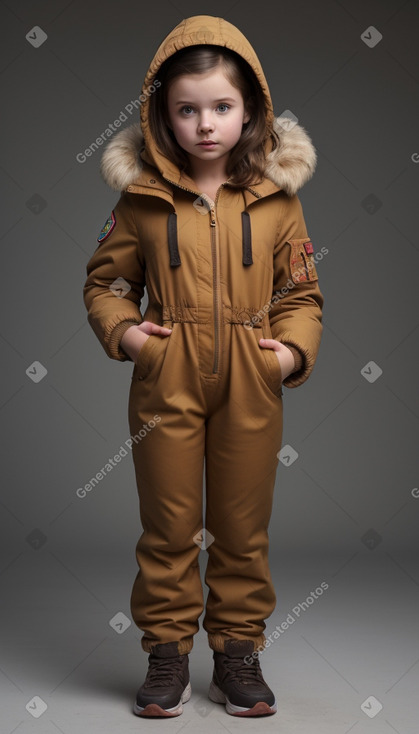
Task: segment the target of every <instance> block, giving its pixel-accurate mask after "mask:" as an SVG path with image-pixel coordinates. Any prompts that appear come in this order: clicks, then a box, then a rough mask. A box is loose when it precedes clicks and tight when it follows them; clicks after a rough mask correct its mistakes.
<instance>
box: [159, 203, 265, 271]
mask: <svg viewBox="0 0 419 734" xmlns="http://www.w3.org/2000/svg"><path fill="white" fill-rule="evenodd" d="M241 221H242V262H243V265H252V264H253V258H252V232H251V227H250V214H249V212H242V214H241ZM167 239H168V244H169V254H170V266H171V267H172V268H176V267H178V265H181V263H182V261H181V259H180V255H179V247H178V237H177V214H176V212H170V214H169V217H168V220H167Z"/></svg>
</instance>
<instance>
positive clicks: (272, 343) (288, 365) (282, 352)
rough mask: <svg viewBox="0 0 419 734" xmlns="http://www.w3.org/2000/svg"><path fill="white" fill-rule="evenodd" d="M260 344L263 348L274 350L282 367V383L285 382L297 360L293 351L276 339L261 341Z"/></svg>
mask: <svg viewBox="0 0 419 734" xmlns="http://www.w3.org/2000/svg"><path fill="white" fill-rule="evenodd" d="M259 344H260V346H261V347H264V348H269V349H273V350H274V352H275V353H276V356H277V358H278V362H279V366H280V367H281V372H282V381H284V380H285V379H286V378H287V377H288V375H290V374H291V372H292V371H293V370H294V367H295V359H294V355H293V353H292V352H291V349H289V348H288V347H287V346H285V344H282V343H281V342H279V341H277V340H276V339H259Z"/></svg>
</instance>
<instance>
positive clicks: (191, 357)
mask: <svg viewBox="0 0 419 734" xmlns="http://www.w3.org/2000/svg"><path fill="white" fill-rule="evenodd" d="M201 43H211V44H217V45H221V46H227V47H228V48H230V49H232V50H234V51H236V52H237V53H239V54H240V55H241V56H243V57H244V58H245V59H246V60H247V61H248V63H250V64H251V66H252V68H253V69H254V71H255V73H256V75H257V78H258V80H259V83H260V85H261V87H262V90H263V94H264V97H265V100H266V105H267V122H268V123H269V124H270V125H272V126H274V128H275V130H276V131H277V132H278V134H279V136H280V139H281V145H280V147H279V148H277V149H276V150H272V152H271V153H270V151H271V147H269V148H268V149H267V150H266V154H267V165H266V170H265V177H264V179H263V181H262V182H261V183H257V184H254V185H253V184H252V185H249V186H245V187H243V188H239V189H238V188H234V187H232V186H230V185H229V183H228V181H226V182H225V183H224V184H222V186H220V188H219V189H218V192H217V196H216V200H215V202H212V201H211V200H208V199H206V198H205V196H203V195H201V192H199V191H198V190H197V187H196V184H195V182H194V180H193V179H192V178H190V177H189V176H187V175H186V174H185V173H181V172H180V169H179V168H178V167H177V166H176V165H174V164H173V162H171V161H170V160H169V159H168V158H166V157H165V156H163V155H162V154H161V152H160V151H159V149H158V148H157V146H156V144H155V141H154V139H153V137H152V135H151V133H150V128H149V126H148V123H147V119H148V118H147V115H148V100H149V94H150V88H152V84H153V81H154V80H155V79H156V78H157V79H158V70H159V66H160V64H161V63H162V62H163V61H164V60H165V59H166V58H168V57H169V56H171V55H172V54H173V53H175V51H177V50H178V49H180V48H183V47H186V46H191V45H194V44H201ZM146 90H148V96H147V94H146ZM143 91H144V95H145V101H144V102H143V103H142V106H141V125H140V124H135V125H131V126H129V127H127V128H126V129H124V130H122V131H120V132H118V133H116V134H115V135H114V137H113V139H112V140H111V142H110V143H109V144H108V145H107V148H106V150H105V153H104V155H103V158H102V174H103V176H104V178H105V180H106V181H107V182H108V183H109V185H110V186H111V187H112V188H114V189H116V190H117V191H119V192H120V198H119V200H118V202H117V204H116V206H115V209H114V210H113V212H112V214H111V215H110V217H109V219H108V220H107V222H106V224H105V226H104V228H103V229H102V232H101V233H100V235H99V237H98V242H99V245H98V247H97V249H96V250H95V252H94V253H93V255H92V257H91V258H90V260H89V262H88V264H87V276H88V277H87V280H86V283H85V286H84V302H85V305H86V308H87V310H88V320H89V323H90V325H91V327H92V328H93V330H94V332H95V334H96V335H97V337H98V339H99V340H100V343H101V344H102V346H103V348H104V349H105V351H106V353H107V355H108V356H109V357H111V358H112V359H116V360H121V361H123V360H127V359H129V357H128V355H127V354H126V353H125V352H124V351H123V350H122V348H121V346H120V340H121V338H122V335H123V334H124V332H125V330H126V329H127V328H129V327H130V326H132V325H133V324H140V323H141V322H142V321H143V320H147V321H152V322H154V323H156V324H160V325H161V326H168V327H170V328H172V329H173V331H172V332H171V334H170V336H160V335H150V336H149V337H148V339H147V340H146V341H145V343H144V345H143V346H142V348H141V351H140V353H139V356H138V358H137V360H136V363H135V364H134V367H133V372H132V381H131V389H130V395H129V425H130V430H131V436H137V439H136V440H135V441H134V442H133V446H132V449H133V460H134V465H135V473H136V481H137V487H138V493H139V500H140V517H141V523H142V528H143V533H142V535H141V537H140V539H139V541H138V544H137V548H136V558H137V562H138V566H139V571H138V574H137V577H136V579H135V582H134V586H133V590H132V597H131V613H132V616H133V619H134V621H135V623H136V624H137V625H138V627H139V628H140V629H141V630H143V632H144V634H143V637H142V639H141V644H142V647H143V649H144V650H145V651H146V652H150V651H151V646H152V645H153V644H156V642H161V643H164V642H169V641H172V640H177V641H178V643H179V653H186V652H189V651H190V650H191V648H192V645H193V636H194V634H195V633H196V632H197V630H198V628H199V625H198V618H199V616H200V615H201V613H202V611H203V610H204V599H203V589H202V584H201V580H200V572H199V564H198V555H199V552H200V545H202V542H201V540H202V536H204V540H205V533H202V532H201V531H202V529H203V528H205V530H206V533H207V537H206V545H207V552H208V564H207V569H206V574H205V582H206V584H207V585H208V587H209V593H208V598H207V602H206V612H205V616H204V618H203V627H204V629H205V630H206V632H207V634H208V643H209V646H210V647H211V648H212V649H213V650H217V651H220V652H222V651H223V649H224V648H223V644H224V640H225V639H227V638H230V637H233V638H241V639H253V640H254V645H255V648H256V647H257V646H259V645H261V644H263V641H264V639H265V635H264V634H263V630H264V629H265V627H266V624H265V622H264V620H265V619H266V618H267V617H269V616H270V614H271V613H272V612H273V610H274V607H275V603H276V596H275V591H274V588H273V584H272V579H271V575H270V570H269V566H268V524H269V520H270V516H271V509H272V499H273V489H274V485H275V475H276V470H277V466H278V453H279V451H280V449H281V444H282V400H283V394H282V384H284V385H285V386H286V387H290V388H292V387H297V386H299V385H301V384H302V383H303V382H304V381H305V380H307V378H308V376H309V375H310V373H311V371H312V369H313V366H314V363H315V360H316V357H317V353H318V349H319V344H320V338H321V331H322V325H321V321H322V311H321V309H322V306H323V296H322V294H321V292H320V290H319V286H318V275H317V271H316V267H315V263H316V253H315V252H314V251H313V246H312V243H311V240H310V237H309V236H308V234H307V229H306V225H305V222H304V217H303V213H302V207H301V203H300V201H299V199H298V196H297V193H296V192H297V191H298V189H299V188H300V187H301V186H303V184H304V183H305V182H306V181H307V180H308V179H309V178H310V177H311V176H312V174H313V172H314V168H315V164H316V153H315V150H314V147H313V145H312V143H311V140H310V138H309V136H308V135H307V133H306V131H305V130H304V128H302V127H301V126H300V125H299V124H294V125H293V124H292V123H291V124H290V121H289V120H288V121H287V120H286V118H275V117H274V114H273V109H272V101H271V97H270V92H269V88H268V85H267V82H266V79H265V77H264V74H263V71H262V68H261V65H260V62H259V60H258V58H257V56H256V54H255V52H254V50H253V48H252V46H251V45H250V44H249V42H248V41H247V39H246V38H245V36H243V34H242V33H241V32H240V31H239V30H238V29H237V28H236V27H235V26H233V25H231V24H230V23H229V22H227V21H226V20H223V19H222V18H215V17H212V16H207V15H200V16H194V17H191V18H187V19H186V20H183V21H182V22H181V23H179V25H178V26H177V27H176V28H174V29H173V31H171V33H170V34H169V35H168V36H167V37H166V38H165V39H164V41H163V42H162V44H161V45H160V47H159V48H158V50H157V52H156V54H155V56H154V58H153V60H152V62H151V64H150V67H149V69H148V72H147V74H146V77H145V81H144V85H143ZM271 146H272V144H271ZM145 287H146V289H147V295H148V305H147V308H146V310H145V313H144V314H143V315H142V314H141V312H140V304H141V301H142V298H143V296H144V289H145ZM262 337H264V338H274V339H277V340H278V341H280V342H283V343H284V344H286V345H287V346H289V347H290V348H291V349H292V350H293V353H294V356H295V358H296V365H295V370H294V372H293V373H291V374H290V375H289V376H288V377H287V378H286V379H285V380H284V381H282V374H281V368H280V365H279V361H278V358H277V356H276V354H275V352H274V351H273V350H272V349H268V348H262V347H261V346H260V345H259V339H260V338H262ZM140 436H141V439H140V438H139V437H140ZM204 459H205V465H204ZM204 475H205V484H206V516H205V518H203V516H202V515H203V498H202V487H203V476H204Z"/></svg>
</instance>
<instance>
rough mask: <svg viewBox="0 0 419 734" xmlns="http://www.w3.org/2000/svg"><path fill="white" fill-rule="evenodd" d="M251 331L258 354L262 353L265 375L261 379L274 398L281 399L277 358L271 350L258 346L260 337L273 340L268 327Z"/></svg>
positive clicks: (280, 382)
mask: <svg viewBox="0 0 419 734" xmlns="http://www.w3.org/2000/svg"><path fill="white" fill-rule="evenodd" d="M252 331H253V333H254V335H255V339H256V345H257V349H258V351H259V353H262V363H263V364H264V365H265V369H264V372H265V375H263V379H264V381H265V383H266V384H267V386H268V387H269V389H270V391H271V392H273V394H274V395H275V397H277V398H282V395H283V392H282V370H281V365H280V364H279V361H278V357H277V356H276V354H275V352H274V350H273V349H268V347H261V346H260V345H259V339H261V338H262V337H263V338H264V339H272V338H273V337H272V334H271V331H270V328H269V325H266V324H265V325H264V326H262V327H261V328H254V329H252Z"/></svg>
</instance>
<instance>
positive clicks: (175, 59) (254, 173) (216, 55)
mask: <svg viewBox="0 0 419 734" xmlns="http://www.w3.org/2000/svg"><path fill="white" fill-rule="evenodd" d="M219 66H220V67H221V69H222V71H223V72H224V74H225V76H226V78H227V79H228V81H229V82H230V84H232V86H234V87H235V88H236V89H238V90H239V91H240V93H241V95H242V97H243V102H244V105H245V109H246V111H247V112H249V113H250V120H249V121H248V122H246V123H244V125H243V131H242V135H241V137H240V140H238V142H237V143H236V145H235V146H234V147H233V148H232V149H231V151H230V155H229V158H228V162H227V176H228V178H231V183H232V184H233V185H235V186H245V185H247V184H249V183H259V182H261V181H262V180H263V176H264V170H265V165H266V156H265V147H264V146H265V140H266V138H267V137H268V136H270V137H271V139H272V149H274V148H276V147H277V146H278V145H279V138H278V136H277V134H276V133H275V131H274V130H273V129H272V128H271V129H269V130H268V129H267V127H266V116H265V115H266V107H265V98H264V95H263V92H262V89H261V87H260V84H259V82H258V80H257V78H256V75H255V73H254V71H253V69H252V67H251V66H250V64H248V63H247V61H246V60H245V59H244V58H243V57H242V56H240V55H239V54H237V53H235V51H232V50H231V49H227V48H225V47H224V46H216V45H212V44H199V45H196V46H189V47H187V48H183V49H180V50H179V51H177V52H176V53H175V54H173V55H172V56H170V58H168V59H166V61H164V62H163V64H162V65H161V66H160V68H159V70H158V73H157V77H158V79H159V81H160V82H161V86H160V87H159V88H158V89H157V90H156V91H155V92H154V94H152V95H151V97H150V99H149V113H148V121H149V125H150V132H151V134H152V135H153V137H154V140H155V141H156V144H157V146H158V148H159V149H160V151H161V152H162V153H163V155H165V156H166V157H167V158H169V160H171V161H173V162H174V163H175V164H176V165H177V166H178V167H179V169H180V170H181V171H184V172H185V173H187V174H188V175H190V169H189V159H188V157H187V155H186V153H185V151H184V150H183V149H182V148H181V147H180V145H179V144H178V142H177V141H176V138H175V136H174V134H173V131H172V130H171V129H170V128H169V126H168V122H169V116H168V108H167V90H168V88H169V85H170V82H172V81H173V80H174V79H176V78H177V77H178V76H181V75H182V74H204V73H206V72H207V71H210V70H212V69H216V68H217V67H219Z"/></svg>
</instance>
